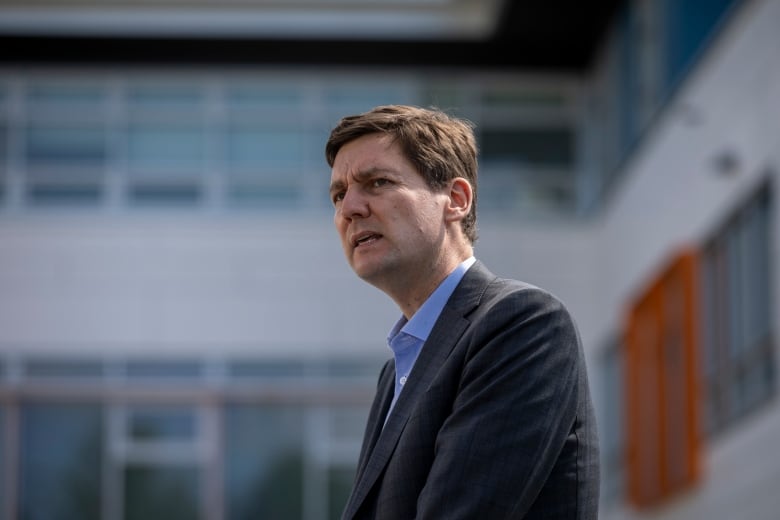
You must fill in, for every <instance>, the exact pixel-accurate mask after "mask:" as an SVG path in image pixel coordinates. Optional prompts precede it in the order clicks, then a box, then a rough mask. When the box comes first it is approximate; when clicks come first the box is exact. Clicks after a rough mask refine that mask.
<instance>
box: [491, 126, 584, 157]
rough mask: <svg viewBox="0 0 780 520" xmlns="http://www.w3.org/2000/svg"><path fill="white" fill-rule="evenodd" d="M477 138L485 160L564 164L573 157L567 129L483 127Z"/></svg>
mask: <svg viewBox="0 0 780 520" xmlns="http://www.w3.org/2000/svg"><path fill="white" fill-rule="evenodd" d="M479 138H480V143H479V144H480V149H481V153H482V160H483V161H484V162H486V163H489V162H513V163H521V164H538V165H547V166H566V165H570V164H571V163H572V161H573V159H574V132H573V131H572V129H570V128H550V129H544V128H533V129H524V128H523V129H486V130H483V131H482V132H481V133H480V135H479Z"/></svg>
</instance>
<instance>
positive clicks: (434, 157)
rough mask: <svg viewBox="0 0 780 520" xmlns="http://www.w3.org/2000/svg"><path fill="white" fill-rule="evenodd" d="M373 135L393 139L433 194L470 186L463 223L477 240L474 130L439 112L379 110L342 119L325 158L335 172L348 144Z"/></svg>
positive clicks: (408, 108) (396, 107)
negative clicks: (460, 183)
mask: <svg viewBox="0 0 780 520" xmlns="http://www.w3.org/2000/svg"><path fill="white" fill-rule="evenodd" d="M372 133H383V134H388V135H391V136H392V137H393V139H394V140H395V142H397V143H398V144H399V145H400V147H401V150H402V151H403V153H404V155H405V156H406V158H407V159H409V161H410V162H411V163H412V164H413V165H414V167H415V168H416V169H417V171H418V172H420V175H422V177H423V178H424V179H425V181H426V183H427V184H428V186H429V187H430V188H431V189H442V188H444V187H445V186H446V185H447V183H448V182H449V181H451V180H452V179H454V178H456V177H463V178H464V179H466V180H467V181H469V183H470V184H471V189H472V191H473V200H472V204H471V211H469V214H468V215H467V216H466V218H464V219H463V220H462V221H461V226H462V228H463V232H464V234H465V235H466V237H467V238H468V239H469V240H470V241H471V243H472V244H473V243H474V242H475V241H476V240H477V143H476V139H475V137H474V125H473V123H471V122H470V121H468V120H466V119H461V118H457V117H454V116H450V115H449V114H447V113H445V112H443V111H441V110H439V109H437V108H420V107H415V106H408V105H383V106H378V107H375V108H373V109H372V110H369V111H368V112H364V113H362V114H356V115H351V116H345V117H343V118H341V120H340V121H339V122H338V124H337V125H336V127H335V128H333V130H332V131H331V132H330V137H329V138H328V142H327V144H326V145H325V158H326V159H327V161H328V165H329V166H331V167H333V162H334V161H335V159H336V154H338V152H339V150H340V149H341V147H342V146H344V145H345V144H346V143H348V142H350V141H353V140H355V139H357V138H359V137H362V136H364V135H367V134H372Z"/></svg>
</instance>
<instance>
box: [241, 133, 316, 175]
mask: <svg viewBox="0 0 780 520" xmlns="http://www.w3.org/2000/svg"><path fill="white" fill-rule="evenodd" d="M227 139H228V142H227V151H228V162H229V164H230V167H231V170H239V171H242V172H245V171H250V172H252V173H254V174H255V175H262V174H263V173H266V174H268V173H270V172H268V171H267V170H266V171H265V172H264V171H263V169H262V166H263V165H265V166H277V167H278V166H279V165H282V166H289V165H299V164H300V161H301V158H302V157H303V138H302V135H301V131H300V130H299V129H290V128H278V127H277V128H268V127H264V126H233V127H231V128H230V129H229V130H228V135H227Z"/></svg>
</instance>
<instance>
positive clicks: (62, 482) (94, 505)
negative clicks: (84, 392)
mask: <svg viewBox="0 0 780 520" xmlns="http://www.w3.org/2000/svg"><path fill="white" fill-rule="evenodd" d="M101 424H102V419H101V412H100V408H99V407H98V406H97V405H87V404H68V405H54V404H26V405H24V406H23V407H22V413H21V439H20V442H21V451H20V456H21V459H20V475H19V486H20V489H19V517H20V518H21V519H22V520H39V519H44V518H78V519H79V520H99V519H100V483H101V478H100V470H101V464H102V450H101V446H102V430H101Z"/></svg>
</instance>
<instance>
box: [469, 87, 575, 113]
mask: <svg viewBox="0 0 780 520" xmlns="http://www.w3.org/2000/svg"><path fill="white" fill-rule="evenodd" d="M566 102H567V98H566V96H564V95H563V93H561V92H558V91H556V90H553V89H545V90H524V89H518V88H517V87H516V86H508V87H506V88H488V89H485V92H483V94H482V103H483V105H484V107H485V108H486V109H495V108H502V109H511V108H518V107H529V106H530V107H551V108H560V107H562V106H564V105H565V104H566Z"/></svg>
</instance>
